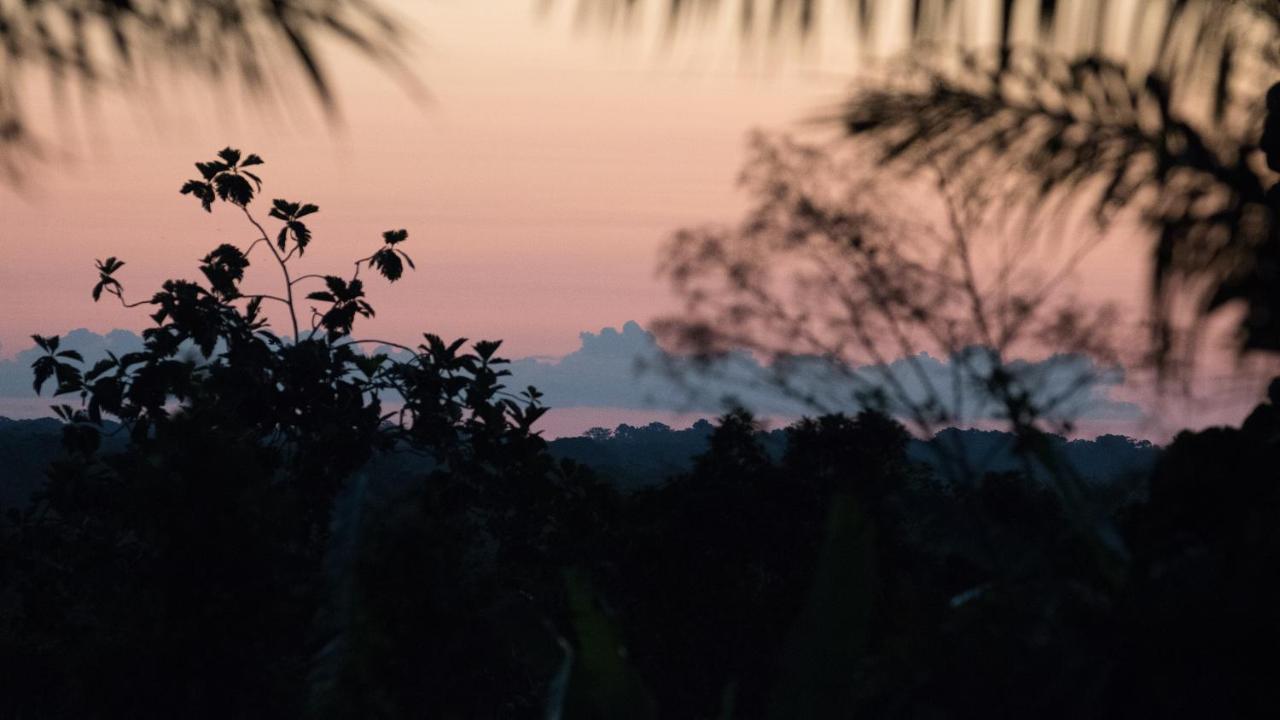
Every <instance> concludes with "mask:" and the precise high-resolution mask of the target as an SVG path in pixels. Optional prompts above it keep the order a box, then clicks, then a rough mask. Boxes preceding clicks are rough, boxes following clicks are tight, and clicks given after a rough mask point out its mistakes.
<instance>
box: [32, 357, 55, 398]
mask: <svg viewBox="0 0 1280 720" xmlns="http://www.w3.org/2000/svg"><path fill="white" fill-rule="evenodd" d="M56 365H57V361H56V360H54V359H53V358H52V357H49V356H48V355H45V356H44V357H42V358H39V359H38V360H36V361H35V362H33V363H31V370H32V372H33V373H34V374H35V381H34V382H33V383H32V384H31V387H32V388H34V389H35V391H36V394H37V395H39V394H40V389H41V388H43V387H44V384H45V382H46V381H48V379H49V378H51V377H53V371H54V367H55V366H56Z"/></svg>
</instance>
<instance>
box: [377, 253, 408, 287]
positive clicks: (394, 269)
mask: <svg viewBox="0 0 1280 720" xmlns="http://www.w3.org/2000/svg"><path fill="white" fill-rule="evenodd" d="M369 264H370V265H372V266H373V267H374V268H376V269H377V270H378V272H380V273H382V276H383V277H385V278H386V279H387V280H389V281H391V282H395V281H397V280H399V279H400V276H401V275H403V274H404V263H403V262H402V261H401V260H400V256H399V255H397V254H396V253H395V251H394V250H392V249H391V248H389V247H387V248H383V249H382V250H379V251H378V252H376V253H374V254H373V257H372V258H370V260H369Z"/></svg>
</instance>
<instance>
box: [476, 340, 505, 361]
mask: <svg viewBox="0 0 1280 720" xmlns="http://www.w3.org/2000/svg"><path fill="white" fill-rule="evenodd" d="M501 346H502V341H501V340H481V341H479V342H477V343H476V345H475V348H476V354H477V355H479V356H480V359H481V360H485V361H488V360H489V359H490V358H492V357H493V354H494V353H496V352H497V351H498V348H499V347H501Z"/></svg>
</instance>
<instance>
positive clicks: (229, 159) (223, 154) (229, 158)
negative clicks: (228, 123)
mask: <svg viewBox="0 0 1280 720" xmlns="http://www.w3.org/2000/svg"><path fill="white" fill-rule="evenodd" d="M218 157H220V158H222V159H223V161H225V162H226V163H227V165H230V166H232V167H235V165H236V163H238V162H240V151H239V150H236V149H234V148H229V147H227V148H223V149H221V150H219V151H218Z"/></svg>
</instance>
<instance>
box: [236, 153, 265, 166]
mask: <svg viewBox="0 0 1280 720" xmlns="http://www.w3.org/2000/svg"><path fill="white" fill-rule="evenodd" d="M262 162H263V160H262V158H260V157H258V156H257V155H255V154H254V153H249V155H248V156H246V157H245V159H244V161H243V162H241V163H240V167H249V166H250V165H261V164H262Z"/></svg>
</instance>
